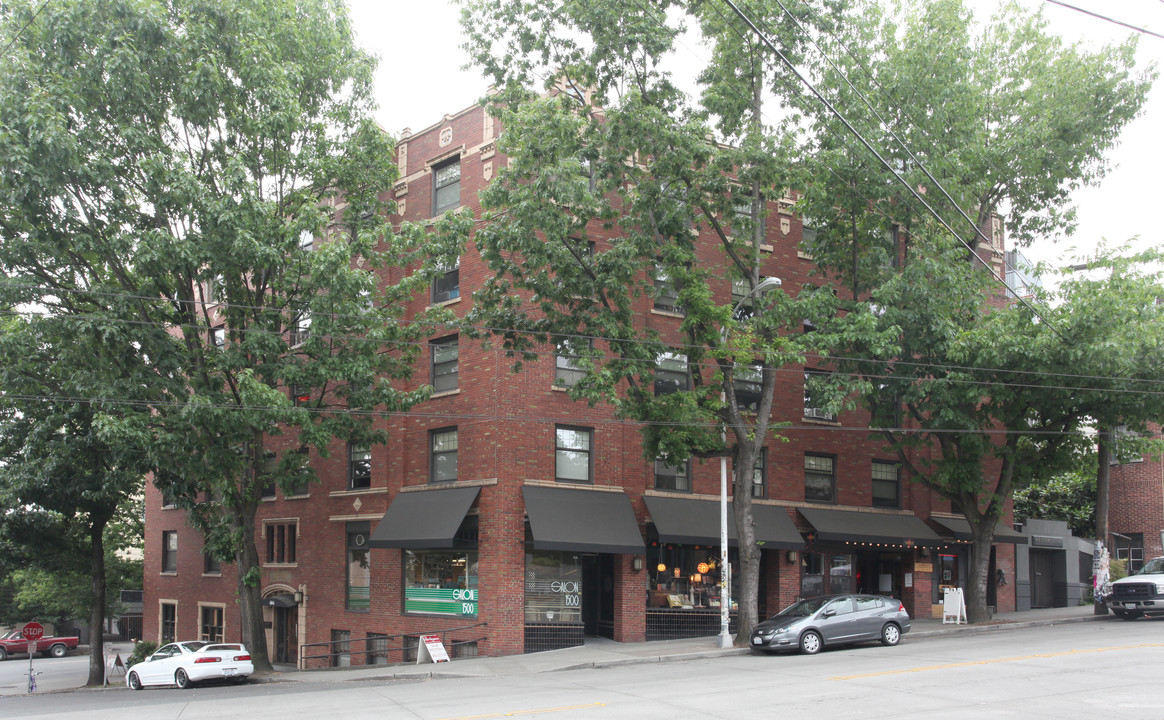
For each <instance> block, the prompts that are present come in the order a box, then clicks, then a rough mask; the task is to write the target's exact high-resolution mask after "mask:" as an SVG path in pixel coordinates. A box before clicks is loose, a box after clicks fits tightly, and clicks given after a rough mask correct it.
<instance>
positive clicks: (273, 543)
mask: <svg viewBox="0 0 1164 720" xmlns="http://www.w3.org/2000/svg"><path fill="white" fill-rule="evenodd" d="M298 529H299V524H298V523H297V522H296V521H294V520H291V521H286V522H276V523H268V524H267V525H266V526H264V528H263V530H264V534H265V535H266V536H267V564H268V565H290V564H292V563H294V562H295V535H296V534H297V532H298Z"/></svg>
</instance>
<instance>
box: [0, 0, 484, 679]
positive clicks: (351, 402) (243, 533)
mask: <svg viewBox="0 0 1164 720" xmlns="http://www.w3.org/2000/svg"><path fill="white" fill-rule="evenodd" d="M4 13H5V18H4V19H5V23H4V25H3V28H2V31H0V42H3V43H4V44H5V46H6V47H7V46H8V45H11V50H9V51H8V52H7V54H6V55H5V57H4V58H2V59H0V126H2V127H4V128H5V130H4V132H3V133H0V157H3V158H4V164H5V168H6V171H5V173H4V175H3V177H2V178H0V266H3V267H4V268H6V269H7V273H8V281H7V282H6V284H5V290H6V298H5V299H6V300H7V302H8V303H9V306H11V307H16V306H17V304H18V303H31V304H36V305H37V306H39V307H41V308H43V309H44V312H45V314H47V315H51V316H65V317H69V318H72V319H73V321H75V322H77V323H82V322H85V321H87V322H88V324H89V327H90V332H91V333H92V334H94V335H96V336H101V335H102V334H107V335H110V336H113V335H119V336H120V335H124V336H126V339H125V340H124V341H123V342H122V345H121V347H122V349H123V351H124V353H125V356H126V357H125V359H124V362H123V364H122V365H118V364H116V363H115V364H112V365H110V366H109V368H108V372H109V373H110V374H111V376H113V377H118V378H125V379H124V380H123V381H122V383H124V384H129V383H134V384H135V387H140V388H143V390H142V392H144V393H145V395H146V397H145V398H144V399H142V400H141V401H140V402H141V403H142V404H141V405H140V407H143V408H144V409H146V410H148V412H147V413H145V414H147V415H148V424H147V426H146V427H145V428H144V429H141V430H140V431H136V432H134V430H133V428H122V430H123V432H124V433H125V435H131V434H132V435H133V436H134V439H135V440H136V441H137V442H138V443H139V447H141V448H142V449H144V450H145V451H146V452H147V455H148V458H149V461H150V464H151V466H152V467H153V469H154V474H153V481H154V483H155V484H156V485H157V486H158V487H159V488H161V489H162V490H163V491H164V492H165V493H167V495H168V496H169V497H170V498H172V499H173V500H174V501H176V502H177V503H178V504H180V505H181V506H182V507H184V508H186V509H187V511H188V512H189V516H190V518H191V520H192V522H194V523H195V524H196V526H198V527H199V528H200V529H201V530H202V531H203V532H204V533H205V534H206V536H207V546H208V548H209V549H210V551H211V552H212V553H214V554H217V555H219V556H220V558H222V559H228V560H232V561H233V563H234V566H235V569H236V571H237V575H238V591H237V598H238V603H239V606H240V610H241V615H242V622H241V631H242V637H243V640H244V641H245V642H246V644H247V646H248V647H249V648H250V650H251V652H252V655H253V657H254V660H255V665H256V668H257V670H258V671H259V672H263V671H267V670H269V669H270V663H269V659H268V653H267V649H266V641H265V634H264V631H263V623H262V608H261V606H260V582H261V573H260V568H259V561H258V553H257V550H256V547H255V516H256V509H257V507H258V505H259V503H260V500H261V496H262V493H263V490H264V488H266V487H268V486H269V485H271V484H274V485H277V486H281V487H283V488H284V489H288V488H291V487H293V486H299V485H301V484H302V483H303V482H305V481H308V480H311V479H312V478H313V475H312V471H311V467H310V465H309V464H308V462H307V459H308V457H309V453H319V454H321V455H322V454H326V453H327V449H328V446H329V445H330V444H331V443H333V442H334V441H336V440H344V441H354V442H360V443H370V442H382V441H383V440H384V435H385V432H384V430H383V429H382V428H380V427H378V426H377V425H376V424H375V423H374V418H375V417H376V415H377V414H378V413H382V412H384V411H398V410H404V409H407V408H408V407H410V406H412V405H413V404H415V403H416V402H419V401H420V400H422V399H424V398H425V397H426V396H427V389H426V388H422V389H420V390H416V391H410V392H401V391H397V390H396V389H394V388H393V381H394V380H396V379H398V378H401V377H404V376H407V375H408V373H409V372H410V368H411V363H412V361H413V360H414V359H415V357H416V355H417V352H418V350H417V344H416V341H417V340H418V339H420V338H422V337H424V335H425V334H426V333H427V332H428V328H427V327H426V325H425V323H424V322H423V319H424V318H421V322H416V323H409V324H407V325H406V324H404V323H402V322H401V320H402V318H403V312H404V309H405V306H406V304H407V303H408V302H409V301H410V300H411V299H412V298H413V296H414V294H415V292H416V291H417V290H418V288H421V287H423V286H425V285H426V284H427V283H428V282H429V280H430V279H431V277H432V276H433V274H434V273H435V272H436V269H437V268H438V267H439V262H437V260H435V259H427V255H426V254H425V253H424V252H423V250H424V244H422V242H421V239H422V236H423V235H424V233H422V232H421V231H420V230H417V229H415V228H403V229H401V230H400V231H399V232H396V233H393V234H392V237H390V238H388V237H386V235H387V234H388V230H387V228H385V227H384V213H383V211H384V210H385V209H386V208H385V207H384V205H383V204H382V203H381V201H380V197H381V195H382V194H383V193H386V192H387V191H388V190H389V189H390V188H391V187H392V182H393V181H394V179H395V173H396V168H395V164H394V162H393V160H392V154H393V149H392V144H391V141H390V139H389V138H388V137H387V136H386V135H385V134H384V133H383V132H382V131H381V130H380V129H379V128H378V127H376V126H375V124H374V123H373V121H372V119H371V116H370V111H371V100H370V96H371V92H370V91H371V82H372V71H373V67H374V63H373V60H372V59H371V58H370V57H369V56H367V55H366V54H365V53H363V52H361V51H360V50H358V49H357V48H356V47H355V45H354V41H353V36H352V28H351V26H350V23H349V19H348V15H347V11H346V8H345V7H344V6H343V4H342V3H340V2H338V1H336V0H243V1H241V2H232V3H225V4H224V3H218V2H208V1H203V0H169V1H166V2H162V1H160V0H115V1H114V2H105V1H104V0H78V1H76V2H70V3H63V4H58V3H53V4H49V5H44V4H43V3H32V2H27V1H24V0H16V1H14V2H11V3H7V4H6V5H5V9H4ZM466 224H467V220H466V219H464V218H461V217H459V216H450V217H447V218H445V219H444V220H442V221H441V222H439V223H437V224H436V226H435V227H434V228H433V229H432V230H431V232H430V233H428V236H427V237H426V238H425V241H426V243H427V244H428V245H429V246H432V247H437V248H445V247H450V248H451V247H455V245H456V244H457V243H458V242H460V240H459V239H460V238H462V237H463V236H464V235H465V233H466ZM395 268H411V269H410V270H396V269H395ZM390 270H391V271H390ZM389 275H392V281H391V282H384V281H385V280H386V279H387V277H388V276H389ZM434 317H439V316H437V315H434ZM142 369H144V371H145V372H146V377H144V378H143V377H142V376H141V375H140V371H141V370H142ZM101 397H104V398H106V399H107V402H109V403H113V402H115V401H125V400H126V399H127V398H130V399H135V400H136V398H137V397H138V394H137V393H133V392H129V391H128V390H126V389H125V388H120V389H118V390H116V391H115V390H110V391H109V392H108V393H105V394H101ZM24 407H25V408H26V407H27V405H26V406H24ZM23 411H24V409H23V408H22V412H23Z"/></svg>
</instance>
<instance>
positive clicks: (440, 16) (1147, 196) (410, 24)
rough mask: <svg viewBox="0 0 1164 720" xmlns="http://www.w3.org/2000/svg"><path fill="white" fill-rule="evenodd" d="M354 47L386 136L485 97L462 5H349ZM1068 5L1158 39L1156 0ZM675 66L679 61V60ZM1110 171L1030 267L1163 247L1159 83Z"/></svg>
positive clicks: (1101, 24) (1145, 57) (1090, 22)
mask: <svg viewBox="0 0 1164 720" xmlns="http://www.w3.org/2000/svg"><path fill="white" fill-rule="evenodd" d="M348 2H349V6H350V7H351V13H352V19H353V23H354V25H355V28H356V31H357V33H358V36H359V40H360V43H361V44H362V45H363V46H364V47H365V48H366V49H368V50H370V51H372V52H374V53H376V54H377V55H378V56H379V57H380V66H379V69H378V71H377V74H376V91H377V96H378V100H379V103H380V109H379V111H378V113H377V119H378V120H379V121H380V123H381V124H382V125H383V126H384V127H385V128H386V129H387V130H388V131H389V132H392V133H393V134H399V133H400V131H401V130H403V129H404V128H406V127H407V128H411V129H412V130H419V129H421V128H424V127H427V126H429V125H432V124H433V123H435V122H437V121H438V120H440V118H441V116H442V115H444V114H445V113H452V112H456V111H458V110H461V109H463V108H465V107H467V106H469V105H471V104H472V103H474V102H475V101H476V100H477V99H478V98H480V97H481V96H482V95H484V93H485V91H486V89H487V88H488V83H487V82H486V81H485V80H484V79H483V78H482V77H481V75H480V73H479V72H478V71H477V70H476V69H469V70H465V69H462V67H463V66H464V65H465V64H466V62H467V56H466V54H465V52H464V51H463V50H462V49H461V47H460V46H461V43H462V42H463V40H462V37H461V32H460V24H459V17H460V9H459V7H457V6H456V5H455V4H453V3H451V2H447V1H446V0H427V1H425V2H418V1H417V0H348ZM966 2H967V4H968V5H969V6H970V7H971V8H973V10H974V12H975V15H976V16H978V17H985V16H988V15H989V14H990V13H991V12H992V11H993V10H994V8H996V7H997V5H998V2H997V0H966ZM1023 2H1024V3H1025V4H1027V5H1031V6H1038V5H1040V4H1042V5H1043V8H1044V9H1043V13H1044V16H1045V17H1046V18H1047V20H1048V21H1049V22H1050V23H1051V28H1052V30H1053V31H1055V32H1058V33H1059V34H1060V35H1062V36H1063V38H1064V39H1065V40H1066V41H1068V42H1082V43H1085V44H1087V45H1089V46H1093V47H1098V46H1099V45H1100V44H1102V43H1105V42H1114V41H1119V40H1122V39H1123V38H1125V37H1127V36H1128V35H1130V34H1133V32H1134V31H1133V30H1129V29H1128V28H1126V27H1121V26H1119V25H1116V24H1113V23H1110V22H1106V21H1103V20H1100V19H1097V18H1095V17H1092V16H1089V15H1086V14H1084V13H1081V12H1079V11H1078V10H1072V9H1069V8H1065V7H1062V6H1060V5H1057V4H1054V3H1050V2H1047V3H1039V2H1038V0H1023ZM1068 4H1070V5H1074V6H1076V7H1079V8H1083V9H1086V10H1090V11H1092V12H1095V13H1098V14H1100V15H1105V16H1108V17H1111V18H1113V19H1115V20H1119V21H1121V22H1124V23H1127V24H1129V25H1135V26H1138V27H1141V28H1144V29H1146V30H1150V31H1152V32H1156V33H1159V34H1164V2H1162V1H1161V0H1121V1H1120V2H1110V0H1108V1H1107V2H1100V1H1097V0H1068ZM691 53H694V54H695V55H697V56H698V57H700V58H703V57H706V56H707V49H706V48H705V47H702V46H699V45H695V44H688V46H687V47H686V48H681V49H680V54H686V55H688V59H687V62H690V63H694V62H698V61H697V60H696V58H694V57H690V55H691ZM1138 57H1139V59H1140V60H1141V62H1142V63H1143V64H1146V63H1147V62H1149V61H1155V62H1157V63H1158V64H1160V65H1164V39H1161V38H1159V37H1155V36H1152V35H1148V34H1140V47H1139V54H1138ZM677 59H678V60H679V61H682V60H683V58H677ZM1111 158H1112V160H1113V161H1114V162H1115V163H1116V164H1117V166H1118V167H1117V168H1116V169H1115V170H1114V171H1113V172H1111V173H1110V174H1109V175H1108V176H1107V177H1106V178H1105V179H1104V180H1103V183H1102V184H1101V185H1100V186H1099V187H1097V188H1085V189H1082V190H1079V191H1077V192H1076V194H1075V199H1076V202H1077V205H1078V207H1079V221H1080V222H1079V229H1078V230H1077V232H1076V233H1075V235H1074V236H1073V237H1071V238H1067V239H1059V240H1057V241H1054V240H1052V239H1047V240H1045V241H1042V242H1039V243H1036V245H1035V246H1033V247H1031V248H1029V249H1027V250H1024V252H1025V253H1026V254H1027V256H1028V257H1029V258H1031V259H1032V260H1035V261H1046V262H1049V263H1052V264H1054V265H1057V266H1060V265H1065V264H1070V263H1071V262H1074V261H1075V260H1076V254H1075V252H1073V250H1072V248H1074V247H1078V248H1080V249H1084V250H1085V249H1087V248H1090V247H1093V246H1094V245H1095V244H1096V243H1097V242H1098V241H1099V240H1100V239H1101V238H1106V239H1107V240H1108V241H1109V242H1111V243H1118V242H1122V241H1125V240H1129V239H1131V238H1132V237H1133V236H1139V241H1138V246H1139V247H1149V246H1155V247H1164V230H1161V227H1162V226H1164V220H1161V217H1160V216H1161V212H1160V206H1161V205H1164V182H1162V181H1161V179H1160V177H1161V173H1162V172H1164V80H1161V81H1158V82H1157V85H1156V87H1154V88H1153V89H1152V92H1151V94H1150V95H1149V99H1148V102H1147V104H1146V106H1145V112H1144V114H1143V116H1142V117H1140V118H1139V119H1137V120H1136V121H1135V122H1133V123H1132V124H1131V125H1129V126H1128V127H1127V128H1126V129H1125V130H1124V133H1123V136H1122V138H1121V144H1120V147H1118V148H1116V149H1115V150H1114V151H1113V152H1112V153H1111Z"/></svg>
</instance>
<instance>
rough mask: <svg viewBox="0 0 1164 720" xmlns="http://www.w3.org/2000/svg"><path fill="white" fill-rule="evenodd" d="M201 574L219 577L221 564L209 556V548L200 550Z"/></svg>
mask: <svg viewBox="0 0 1164 720" xmlns="http://www.w3.org/2000/svg"><path fill="white" fill-rule="evenodd" d="M202 573H203V574H204V575H221V574H222V563H221V562H219V560H218V558H216V557H214V556H213V555H211V554H210V548H208V547H205V546H203V548H202Z"/></svg>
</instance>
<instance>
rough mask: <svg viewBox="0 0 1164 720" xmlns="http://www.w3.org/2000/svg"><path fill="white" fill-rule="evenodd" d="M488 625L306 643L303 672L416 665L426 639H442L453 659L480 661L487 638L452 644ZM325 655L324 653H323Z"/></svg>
mask: <svg viewBox="0 0 1164 720" xmlns="http://www.w3.org/2000/svg"><path fill="white" fill-rule="evenodd" d="M486 625H488V623H484V622H479V623H474V624H473V625H463V626H461V627H455V628H448V629H445V630H434V631H432V632H420V633H401V634H399V635H380V634H377V633H368V634H366V636H365V637H362V638H345V639H341V640H330V641H327V642H315V643H304V644H303V645H300V646H299V663H298V667H299V669H300V670H314V669H318V668H325V667H349V666H360V665H390V664H393V663H408V662H416V656H417V651H418V649H419V648H420V638H421V636H422V635H439V636H440V638H441V643H442V644H444V646H445V648H446V650H448V653H449V658H450V659H454V660H455V659H457V658H459V657H476V656H477V655H478V653H477V644H478V642H480V641H482V640H485V639H486V637H487V636H486V635H476V636H473V637H470V638H465V637H463V635H462V636H460V637H458V638H457V639H454V640H451V641H450V640H449V635H451V634H453V633H465V632H466V631H470V630H473V629H475V628H482V627H485V626H486ZM319 651H322V652H319Z"/></svg>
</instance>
